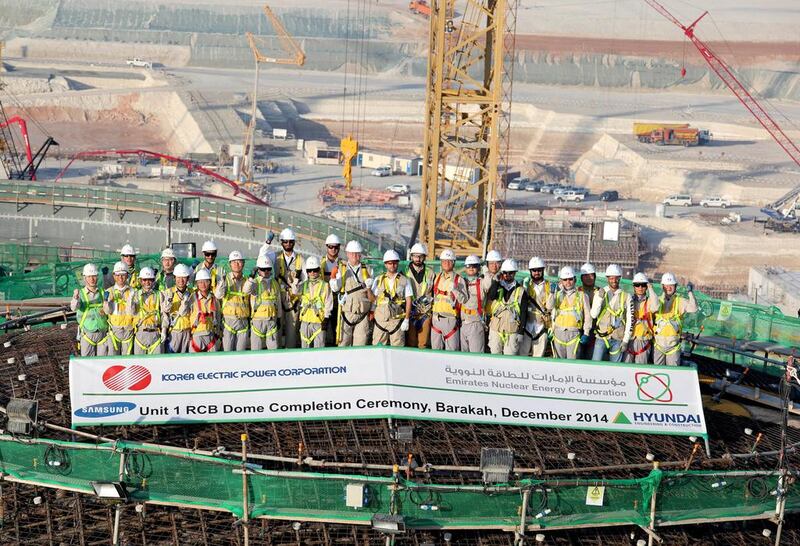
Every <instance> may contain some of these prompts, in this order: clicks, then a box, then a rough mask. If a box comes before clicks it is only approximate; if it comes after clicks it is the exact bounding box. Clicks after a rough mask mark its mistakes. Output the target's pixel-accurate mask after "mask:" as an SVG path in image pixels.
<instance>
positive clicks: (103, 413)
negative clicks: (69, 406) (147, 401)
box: [75, 402, 136, 419]
mask: <svg viewBox="0 0 800 546" xmlns="http://www.w3.org/2000/svg"><path fill="white" fill-rule="evenodd" d="M135 408H136V404H134V403H133V402H106V403H104V404H92V405H91V406H86V407H85V408H80V409H77V410H75V416H76V417H88V418H90V419H92V418H96V417H108V416H109V415H120V414H122V413H127V412H129V411H131V410H133V409H135Z"/></svg>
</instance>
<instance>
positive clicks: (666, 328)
mask: <svg viewBox="0 0 800 546" xmlns="http://www.w3.org/2000/svg"><path fill="white" fill-rule="evenodd" d="M658 302H659V305H658V311H656V313H655V335H656V336H659V337H680V335H681V332H682V331H683V315H681V313H680V308H681V305H680V302H681V297H680V296H679V295H677V294H675V295H674V296H673V297H672V303H671V305H670V308H669V310H665V309H664V295H663V294H662V295H661V297H659V298H658Z"/></svg>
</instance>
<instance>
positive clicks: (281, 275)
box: [275, 228, 306, 349]
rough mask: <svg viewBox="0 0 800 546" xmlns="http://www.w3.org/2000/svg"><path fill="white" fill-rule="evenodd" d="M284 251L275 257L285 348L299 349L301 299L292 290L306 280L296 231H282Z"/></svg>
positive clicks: (281, 240)
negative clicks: (297, 251) (298, 250)
mask: <svg viewBox="0 0 800 546" xmlns="http://www.w3.org/2000/svg"><path fill="white" fill-rule="evenodd" d="M278 238H279V239H280V242H281V247H282V251H281V252H280V253H279V254H278V256H276V257H275V262H276V263H275V273H276V277H275V278H276V279H277V280H278V282H280V283H281V293H282V294H283V297H284V301H283V321H282V325H283V332H282V334H283V346H284V347H286V348H287V349H293V348H295V347H297V333H298V330H299V325H298V322H297V321H298V317H299V313H298V309H299V307H300V297H299V296H297V295H296V294H295V293H294V291H293V290H292V285H293V284H300V283H301V282H302V281H304V280H305V279H306V276H305V271H304V269H303V257H302V256H300V255H299V254H298V253H296V252H295V251H294V245H295V242H296V240H297V238H296V237H295V234H294V231H292V230H291V229H289V228H286V229H284V230H283V231H281V233H280V235H279V236H278Z"/></svg>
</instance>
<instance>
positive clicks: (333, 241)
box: [325, 233, 342, 245]
mask: <svg viewBox="0 0 800 546" xmlns="http://www.w3.org/2000/svg"><path fill="white" fill-rule="evenodd" d="M325 244H326V245H341V244H342V241H341V240H340V239H339V238H338V237H337V236H336V235H334V234H333V233H331V234H330V235H328V237H327V238H326V239H325Z"/></svg>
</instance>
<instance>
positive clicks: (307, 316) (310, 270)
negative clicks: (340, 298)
mask: <svg viewBox="0 0 800 546" xmlns="http://www.w3.org/2000/svg"><path fill="white" fill-rule="evenodd" d="M305 267H306V277H307V278H306V280H304V281H303V282H302V283H300V284H299V285H298V284H294V285H293V286H292V289H293V290H294V291H295V295H297V296H298V297H299V298H300V311H299V313H298V316H299V320H300V347H302V348H303V349H307V348H309V347H313V348H317V347H324V346H325V326H326V325H327V322H328V318H329V317H330V316H331V311H332V310H333V296H332V295H331V289H330V286H329V285H328V283H326V282H325V280H324V279H323V278H322V274H321V271H320V266H319V260H318V259H317V258H315V257H314V256H309V258H308V259H307V260H306V265H305Z"/></svg>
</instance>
